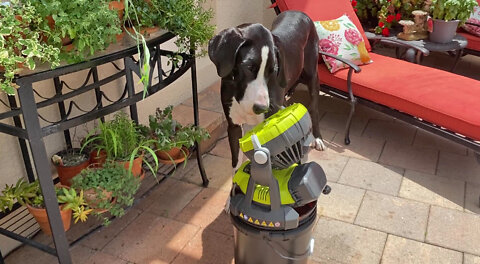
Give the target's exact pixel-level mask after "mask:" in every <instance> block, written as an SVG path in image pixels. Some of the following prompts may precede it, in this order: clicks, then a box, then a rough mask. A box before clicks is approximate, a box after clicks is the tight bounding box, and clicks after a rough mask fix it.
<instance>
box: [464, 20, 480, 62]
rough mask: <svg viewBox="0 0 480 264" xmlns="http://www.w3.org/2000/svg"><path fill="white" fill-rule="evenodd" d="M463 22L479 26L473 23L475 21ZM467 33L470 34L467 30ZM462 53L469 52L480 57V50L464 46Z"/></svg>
mask: <svg viewBox="0 0 480 264" xmlns="http://www.w3.org/2000/svg"><path fill="white" fill-rule="evenodd" d="M465 24H467V25H470V26H474V27H480V25H479V24H475V23H471V22H465ZM467 34H471V33H469V32H467ZM463 53H464V54H471V55H474V56H479V57H480V50H474V49H469V48H465V49H463Z"/></svg>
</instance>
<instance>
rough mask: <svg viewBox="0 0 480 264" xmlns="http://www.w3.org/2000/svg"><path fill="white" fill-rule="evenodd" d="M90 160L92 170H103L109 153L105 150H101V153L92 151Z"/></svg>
mask: <svg viewBox="0 0 480 264" xmlns="http://www.w3.org/2000/svg"><path fill="white" fill-rule="evenodd" d="M89 160H90V168H101V167H103V164H105V161H106V160H107V152H105V150H100V152H98V151H97V150H92V151H91V152H90V157H89Z"/></svg>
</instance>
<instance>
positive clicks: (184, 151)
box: [157, 147, 190, 165]
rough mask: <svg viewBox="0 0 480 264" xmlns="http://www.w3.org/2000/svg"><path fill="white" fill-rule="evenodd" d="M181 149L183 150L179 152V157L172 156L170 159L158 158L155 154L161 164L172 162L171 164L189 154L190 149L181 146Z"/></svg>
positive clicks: (181, 160)
mask: <svg viewBox="0 0 480 264" xmlns="http://www.w3.org/2000/svg"><path fill="white" fill-rule="evenodd" d="M182 150H183V152H180V155H181V156H180V157H172V159H161V158H158V155H157V158H158V162H160V163H163V164H173V165H175V164H178V163H181V162H183V161H185V159H186V158H187V157H188V155H190V151H189V150H188V148H186V147H182Z"/></svg>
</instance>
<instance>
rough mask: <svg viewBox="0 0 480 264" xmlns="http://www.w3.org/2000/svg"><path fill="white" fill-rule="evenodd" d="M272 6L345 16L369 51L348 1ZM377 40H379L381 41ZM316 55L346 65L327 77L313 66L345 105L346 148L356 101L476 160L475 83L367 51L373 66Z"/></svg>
mask: <svg viewBox="0 0 480 264" xmlns="http://www.w3.org/2000/svg"><path fill="white" fill-rule="evenodd" d="M272 6H273V7H274V8H275V10H276V12H277V14H278V13H280V12H283V11H287V10H299V11H303V12H305V13H306V14H307V15H309V16H310V18H311V19H312V20H313V21H325V20H332V19H336V18H339V17H340V16H342V15H344V14H346V15H347V16H348V17H349V18H350V20H351V21H352V22H353V23H354V24H355V26H356V27H357V29H358V30H359V31H360V33H361V35H362V36H363V39H364V41H365V46H366V49H367V50H368V51H369V52H370V51H371V47H370V45H369V42H368V40H367V38H366V36H365V32H364V31H363V29H362V26H361V24H360V21H359V20H358V18H357V16H356V14H355V12H354V10H353V7H352V6H351V3H350V1H349V0H322V1H317V0H276V1H275V0H272ZM377 38H380V37H377ZM376 40H377V41H379V42H382V39H381V38H380V39H376ZM388 43H389V44H391V41H390V40H388ZM398 44H399V45H406V44H404V43H398ZM410 48H414V47H410ZM419 51H420V52H424V51H422V50H421V49H419ZM320 53H321V54H323V55H326V56H329V57H331V58H335V59H336V60H340V61H342V62H343V63H345V64H347V65H348V66H349V68H348V69H342V70H339V71H336V72H334V73H330V71H329V70H328V69H327V67H326V66H325V63H323V60H321V58H320V60H319V65H318V74H319V79H320V83H321V85H320V89H321V91H322V92H325V93H327V94H330V95H333V96H336V97H340V98H342V99H345V100H348V101H349V102H350V106H351V110H350V115H349V117H348V119H347V121H346V129H345V144H347V145H348V144H349V143H350V138H349V130H350V123H351V121H352V117H353V114H354V111H355V105H356V103H361V104H363V105H366V106H368V107H371V108H373V109H376V110H378V111H381V112H383V113H386V114H389V115H391V116H393V117H395V118H397V119H400V120H403V121H405V122H408V123H410V124H412V125H414V126H417V127H419V128H422V129H424V130H427V131H429V132H432V133H434V134H437V135H440V136H443V137H445V138H447V139H450V140H453V141H455V142H457V143H460V144H463V145H465V146H467V147H469V148H471V149H472V150H473V151H474V152H475V153H476V154H477V159H478V160H479V161H480V155H479V154H478V153H480V110H479V109H480V81H477V80H474V79H471V78H467V77H464V76H460V75H456V74H453V73H450V72H446V71H442V70H439V69H435V68H430V67H425V66H422V65H418V64H413V63H409V62H406V61H403V60H400V59H396V58H392V57H387V56H382V55H379V54H375V53H371V52H370V53H369V55H370V58H371V59H372V60H373V63H370V64H366V65H361V66H357V65H355V64H354V63H353V62H351V61H348V60H345V59H343V58H340V57H338V56H334V55H332V54H328V53H325V52H322V51H320ZM353 73H355V74H353Z"/></svg>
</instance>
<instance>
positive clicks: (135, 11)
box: [125, 0, 160, 35]
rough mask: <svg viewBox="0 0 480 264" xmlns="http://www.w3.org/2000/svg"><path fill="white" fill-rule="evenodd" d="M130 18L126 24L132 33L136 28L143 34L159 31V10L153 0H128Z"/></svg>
mask: <svg viewBox="0 0 480 264" xmlns="http://www.w3.org/2000/svg"><path fill="white" fill-rule="evenodd" d="M128 5H129V6H130V8H128V18H129V19H128V20H126V21H125V25H126V26H127V29H128V30H129V31H130V33H132V34H134V32H135V30H138V32H139V33H140V34H142V35H145V34H151V33H153V32H155V31H158V29H159V27H158V22H159V20H160V18H159V17H158V15H159V12H158V9H157V7H156V6H155V5H154V3H152V2H151V1H146V0H128Z"/></svg>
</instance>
